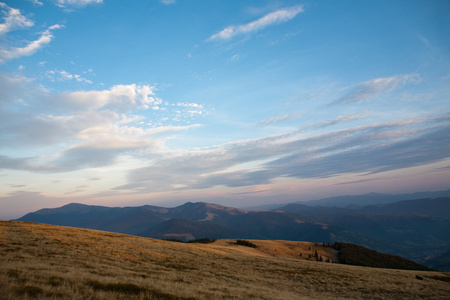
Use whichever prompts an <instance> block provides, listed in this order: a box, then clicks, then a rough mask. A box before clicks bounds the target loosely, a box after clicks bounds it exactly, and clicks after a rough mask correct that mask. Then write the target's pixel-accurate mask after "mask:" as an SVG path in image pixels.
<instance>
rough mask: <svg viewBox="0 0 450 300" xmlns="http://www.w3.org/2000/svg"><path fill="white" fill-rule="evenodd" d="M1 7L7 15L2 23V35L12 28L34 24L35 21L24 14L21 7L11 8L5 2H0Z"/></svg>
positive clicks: (0, 27)
mask: <svg viewBox="0 0 450 300" xmlns="http://www.w3.org/2000/svg"><path fill="white" fill-rule="evenodd" d="M0 9H1V13H2V14H3V15H5V17H4V20H5V21H4V23H1V24H0V35H2V34H5V33H7V32H9V31H12V30H16V29H22V28H27V27H32V26H34V22H33V21H31V20H29V19H27V18H26V17H25V16H23V15H22V14H21V13H20V10H19V9H16V8H11V7H9V6H8V5H6V4H5V3H3V2H0Z"/></svg>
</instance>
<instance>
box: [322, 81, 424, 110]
mask: <svg viewBox="0 0 450 300" xmlns="http://www.w3.org/2000/svg"><path fill="white" fill-rule="evenodd" d="M418 80H420V78H419V76H418V75H417V74H406V75H397V76H392V77H383V78H376V79H372V80H369V81H366V82H363V83H360V84H358V85H355V86H353V87H352V88H350V90H349V92H348V93H347V94H346V95H345V96H343V97H341V98H339V99H337V100H335V101H333V102H332V103H331V104H332V105H334V104H348V103H358V102H362V101H365V100H368V99H372V98H375V97H377V96H379V95H381V94H383V93H387V92H390V91H392V90H394V89H395V88H397V87H398V86H401V85H404V84H406V83H409V82H417V81H418Z"/></svg>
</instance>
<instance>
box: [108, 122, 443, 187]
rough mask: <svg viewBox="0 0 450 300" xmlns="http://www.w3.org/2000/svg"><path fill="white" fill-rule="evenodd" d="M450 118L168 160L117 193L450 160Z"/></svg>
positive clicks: (133, 174) (246, 144)
mask: <svg viewBox="0 0 450 300" xmlns="http://www.w3.org/2000/svg"><path fill="white" fill-rule="evenodd" d="M449 129H450V117H449V116H448V115H446V116H443V117H429V118H424V119H412V120H399V121H395V122H389V123H379V124H370V125H365V126H358V127H353V128H348V129H344V130H337V131H332V132H329V133H326V134H321V135H316V136H311V137H307V138H301V137H298V134H297V137H295V134H290V135H289V134H286V135H280V136H270V137H266V138H261V139H254V140H248V141H239V142H234V143H229V144H225V145H221V146H218V147H217V148H215V149H211V150H205V151H193V152H188V153H185V154H183V155H178V156H166V157H162V158H161V159H160V160H158V161H155V162H154V163H153V164H151V165H149V166H146V167H142V168H139V169H135V170H132V171H130V173H129V176H128V183H127V184H125V185H123V186H120V187H117V188H116V189H118V190H131V191H135V192H138V193H140V192H143V193H145V192H150V191H155V190H161V191H164V190H166V191H167V190H173V189H180V188H181V189H204V188H211V187H214V186H218V185H223V186H228V187H239V186H251V185H258V184H268V183H271V182H272V181H273V180H275V179H276V178H283V177H297V178H326V177H332V176H337V175H339V174H351V173H353V174H372V173H379V172H385V171H390V170H397V169H402V168H408V167H414V166H420V165H426V164H429V163H433V162H437V161H440V160H443V159H447V158H449V157H450V154H449V153H450V148H449V147H450V146H449V145H450V134H449V132H450V130H449Z"/></svg>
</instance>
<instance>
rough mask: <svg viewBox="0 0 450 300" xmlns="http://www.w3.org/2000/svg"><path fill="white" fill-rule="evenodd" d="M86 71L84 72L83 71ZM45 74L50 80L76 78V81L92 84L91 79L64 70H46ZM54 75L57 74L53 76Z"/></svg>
mask: <svg viewBox="0 0 450 300" xmlns="http://www.w3.org/2000/svg"><path fill="white" fill-rule="evenodd" d="M85 73H86V72H85ZM46 74H47V76H48V77H49V78H50V79H52V80H55V79H56V80H76V81H78V82H84V83H89V84H92V83H93V82H92V80H89V79H86V78H84V77H81V76H80V75H78V74H70V73H69V72H67V71H65V70H50V71H47V72H46ZM55 76H58V77H56V78H55Z"/></svg>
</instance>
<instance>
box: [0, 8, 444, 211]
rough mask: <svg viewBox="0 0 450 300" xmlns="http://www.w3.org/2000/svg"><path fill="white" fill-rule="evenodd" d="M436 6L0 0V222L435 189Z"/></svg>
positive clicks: (439, 76) (440, 56)
mask: <svg viewBox="0 0 450 300" xmlns="http://www.w3.org/2000/svg"><path fill="white" fill-rule="evenodd" d="M449 13H450V2H448V1H428V0H427V1H425V0H422V1H412V0H408V1H356V0H355V1H350V0H349V1H290V0H276V1H269V0H267V1H264V0H258V1H237V0H235V1H234V0H226V1H225V0H224V1H220V0H217V1H207V0H161V1H157V0H154V1H150V0H149V1H144V0H141V1H139V0H135V1H113V0H48V1H45V0H39V1H38V0H14V1H6V0H0V218H3V219H9V218H16V217H20V216H21V215H23V214H25V213H27V212H29V211H34V210H37V209H40V208H43V207H57V206H61V205H64V204H66V203H70V202H81V203H87V204H98V205H107V206H134V205H142V204H153V205H161V206H172V205H177V204H181V203H184V202H186V201H206V202H215V203H219V204H223V205H229V206H238V207H246V206H254V205H259V204H266V203H277V202H278V203H282V202H292V201H298V200H310V199H318V198H322V197H327V196H333V195H342V194H360V193H368V192H380V193H409V192H416V191H425V190H443V189H448V188H449V183H450V39H449V38H448V37H449V36H450V19H449V18H448V15H449Z"/></svg>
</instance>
